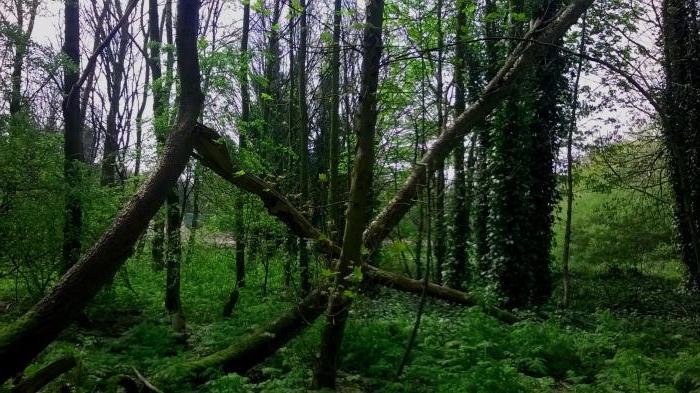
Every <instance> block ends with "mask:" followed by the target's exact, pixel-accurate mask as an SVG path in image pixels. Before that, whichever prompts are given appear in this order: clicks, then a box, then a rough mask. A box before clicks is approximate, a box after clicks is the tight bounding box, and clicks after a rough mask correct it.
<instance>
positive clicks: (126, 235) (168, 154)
mask: <svg viewBox="0 0 700 393" xmlns="http://www.w3.org/2000/svg"><path fill="white" fill-rule="evenodd" d="M69 14H70V13H69ZM71 15H73V14H71ZM177 15H178V22H177V30H178V34H177V51H178V56H177V59H178V67H177V69H178V73H179V80H180V91H181V92H182V96H181V99H180V107H179V111H178V119H177V126H176V127H175V129H174V130H173V131H172V132H171V133H170V135H169V137H168V140H167V143H166V145H165V148H164V154H163V158H162V159H161V161H160V164H159V165H158V166H157V168H156V169H155V171H154V172H153V175H152V176H151V177H150V178H149V180H148V181H147V182H145V183H144V185H143V186H142V187H141V189H140V191H139V192H138V193H136V194H135V195H134V196H133V197H132V198H131V200H130V201H129V202H128V203H127V204H126V206H125V207H124V209H123V210H122V211H121V212H120V213H119V214H118V215H117V218H116V219H115V220H114V222H113V223H112V225H111V226H110V228H109V229H107V230H106V231H105V232H104V233H103V235H102V237H101V238H100V239H99V240H98V241H97V242H96V243H95V245H94V246H93V247H92V249H91V250H90V251H89V252H87V253H86V254H85V255H84V256H83V257H82V258H81V259H80V261H79V262H78V263H76V264H75V265H74V266H73V267H72V268H71V269H70V270H69V271H68V272H67V273H66V274H65V275H63V277H61V279H60V280H59V281H58V282H57V283H56V285H55V286H54V287H53V288H52V289H51V291H49V293H47V294H46V296H44V298H43V299H42V300H40V301H39V302H38V303H37V304H36V305H34V307H32V309H30V310H29V311H28V312H27V313H26V314H25V315H23V316H22V317H20V318H19V319H18V320H16V321H15V322H13V323H12V324H10V325H8V326H6V327H5V328H4V329H3V330H2V332H1V333H0V383H1V382H4V381H6V380H7V379H8V378H11V377H13V376H14V375H15V374H16V373H17V372H18V371H21V370H22V369H24V368H25V367H26V366H27V365H28V364H29V363H30V362H31V361H32V359H34V357H35V356H36V355H38V354H39V353H40V352H41V351H43V350H44V348H46V346H47V345H48V344H49V343H51V342H52V341H53V340H54V339H55V338H56V337H57V336H58V334H59V333H60V332H61V331H63V329H65V328H66V327H67V326H68V325H69V324H70V322H71V320H72V319H73V317H74V316H76V315H77V314H78V313H79V312H80V311H81V310H82V309H83V308H84V307H85V306H86V305H87V303H88V302H89V301H90V300H91V299H92V298H93V297H94V296H95V294H97V292H98V291H99V290H100V288H102V286H103V285H105V283H107V282H108V281H109V280H110V279H111V278H112V277H113V276H114V274H115V273H116V272H117V270H118V269H119V267H120V266H121V265H122V263H123V262H124V261H125V260H126V258H127V257H128V256H129V255H130V253H131V251H132V249H133V246H134V244H135V242H136V240H137V239H138V237H139V235H140V234H141V232H143V230H144V229H145V228H146V226H147V225H148V221H149V220H150V219H151V218H152V217H153V215H154V214H155V213H156V211H157V210H158V208H159V207H160V205H161V204H162V203H163V200H164V199H165V197H166V195H167V192H168V190H170V189H171V188H172V187H173V186H174V185H175V183H176V181H177V178H178V177H179V176H180V173H182V170H183V168H184V167H185V165H186V164H187V161H188V160H189V155H190V153H191V151H192V141H191V138H192V132H193V130H194V129H195V126H196V121H197V118H198V117H199V113H200V111H201V109H202V100H203V97H202V93H201V90H200V85H199V84H200V76H199V64H198V57H197V26H198V21H199V2H198V1H197V0H180V1H179V2H178V13H177ZM77 20H78V19H77V18H76V19H74V20H73V19H71V20H70V22H74V21H77ZM67 25H72V23H67ZM73 31H75V30H73ZM68 36H71V35H70V34H69V35H68ZM74 112H75V113H76V114H78V115H79V113H80V111H79V108H77V107H76V110H75V111H74ZM78 117H79V116H78ZM78 140H79V139H78ZM78 151H80V150H78Z"/></svg>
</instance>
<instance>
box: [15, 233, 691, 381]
mask: <svg viewBox="0 0 700 393" xmlns="http://www.w3.org/2000/svg"><path fill="white" fill-rule="evenodd" d="M233 260H234V259H233V252H232V251H231V250H228V249H224V248H219V247H214V246H211V245H204V244H199V245H198V246H197V247H196V249H195V250H194V251H193V253H192V255H191V256H190V258H189V262H187V263H185V264H184V265H183V272H182V275H183V277H182V285H183V288H182V298H183V306H184V313H185V316H186V318H187V323H188V337H187V339H186V340H182V339H180V338H178V337H175V336H174V335H173V334H172V333H171V330H170V327H169V326H170V325H169V321H168V319H167V317H166V314H165V313H164V312H163V307H162V304H163V293H162V290H161V288H162V285H163V283H164V274H163V272H153V271H152V269H151V267H150V265H149V263H148V258H147V255H146V253H143V254H141V256H137V257H134V258H132V259H131V260H130V261H129V262H128V263H127V264H126V265H125V267H124V268H123V269H122V270H121V271H120V273H119V274H118V275H117V278H116V280H115V282H114V284H113V285H112V286H111V288H110V289H108V290H105V291H103V292H102V293H101V294H100V295H99V296H98V298H97V299H96V300H95V301H94V302H93V304H92V305H91V306H90V307H89V309H88V310H87V316H88V318H89V319H90V320H91V322H90V323H88V324H86V325H85V324H83V325H85V326H82V325H81V324H75V325H73V326H71V328H69V329H68V330H67V331H66V332H64V333H63V334H62V335H61V337H60V339H59V340H58V341H57V342H55V343H54V344H52V345H51V347H50V348H49V349H48V350H47V351H46V352H45V354H44V355H42V357H41V358H40V359H39V361H38V362H37V363H36V364H35V365H34V366H32V368H30V370H28V372H29V373H31V372H33V371H34V370H36V369H38V368H39V367H40V366H41V365H43V364H46V363H48V362H50V361H51V360H53V359H55V358H57V357H59V356H61V355H63V354H68V353H70V354H73V355H75V356H77V357H78V358H79V361H80V362H79V363H80V365H79V367H77V368H76V369H75V370H73V371H72V372H71V373H69V374H67V375H65V376H64V377H63V378H62V382H66V381H68V382H70V383H71V384H72V385H74V386H75V387H77V390H78V391H85V392H90V391H109V390H110V389H112V387H110V385H109V381H110V378H114V377H115V376H116V375H119V374H129V375H132V374H133V369H136V370H138V371H139V372H140V373H142V374H143V375H145V376H147V377H148V376H149V375H155V374H156V373H157V372H158V371H159V370H162V369H164V368H165V367H168V366H172V365H174V364H177V363H178V362H183V361H185V360H188V359H195V358H198V357H201V356H204V355H207V354H210V353H212V352H213V351H216V350H218V349H222V348H224V347H226V346H227V345H229V344H231V343H232V342H234V341H235V340H237V339H239V338H241V337H242V336H244V335H245V334H247V333H249V332H251V331H252V330H254V329H255V328H256V327H257V326H258V325H259V324H261V323H263V322H264V321H266V320H269V319H271V318H274V317H275V316H277V315H279V314H280V313H281V312H282V311H284V310H286V309H287V308H288V307H290V306H291V305H292V304H293V303H294V302H295V301H297V300H298V299H299V294H297V293H294V292H293V291H289V290H287V289H286V288H284V287H283V286H282V284H281V283H282V277H281V275H282V272H281V270H282V268H281V266H282V261H281V257H279V258H276V259H274V260H271V261H269V262H270V277H269V283H268V287H267V288H266V289H265V291H263V290H262V288H261V283H262V281H263V274H264V269H263V266H262V262H261V261H254V262H253V263H251V264H250V267H249V274H248V286H247V287H246V288H244V289H243V290H242V292H241V297H240V300H239V303H238V304H237V306H236V308H235V310H234V315H233V317H232V318H230V319H224V318H223V317H222V316H221V311H222V307H223V304H224V303H225V301H226V299H227V298H228V295H229V291H231V289H232V286H233V281H234V280H233V277H234V271H233V268H234V263H233ZM601 282H605V283H606V285H605V286H601V284H600V283H601ZM127 283H128V284H127ZM572 283H573V284H572V285H573V288H574V291H575V292H574V294H573V296H572V298H573V299H574V301H573V302H572V305H571V308H570V309H569V310H566V311H560V310H558V309H557V307H556V305H555V304H550V305H547V306H544V307H543V308H541V309H539V310H535V311H534V312H532V313H530V314H528V317H527V318H525V319H524V320H523V321H522V322H518V323H516V324H514V325H504V324H502V323H501V322H499V321H497V320H495V319H493V318H491V317H489V316H487V315H485V314H483V313H482V312H481V311H480V310H478V309H476V308H472V309H465V308H461V307H457V306H454V305H450V304H446V303H444V302H440V301H432V300H431V301H429V302H428V304H427V308H426V313H425V315H424V317H423V320H422V324H421V329H420V332H419V335H418V340H417V343H416V347H415V348H414V349H413V351H412V355H411V357H410V360H409V364H408V367H406V369H405V370H404V372H403V374H402V375H401V376H397V375H396V372H397V368H398V365H399V363H400V360H401V357H402V356H403V352H404V349H405V345H406V342H407V340H408V336H409V334H410V331H411V328H412V326H413V323H414V318H415V312H416V308H417V305H418V300H419V299H418V298H417V297H416V296H413V295H406V294H402V293H397V292H394V291H391V290H387V289H381V290H374V291H371V293H367V294H362V295H360V296H359V298H358V300H357V302H356V303H355V306H354V307H353V310H352V312H351V319H350V322H349V324H348V327H347V330H346V332H347V333H346V337H345V340H344V344H343V351H342V353H343V359H342V374H341V378H340V386H341V390H342V391H348V392H353V391H357V392H360V391H368V392H484V393H486V392H489V393H498V392H549V391H551V392H563V391H568V392H684V393H688V392H700V335H699V332H698V319H697V317H694V316H697V315H699V314H700V302H698V300H697V299H696V298H695V297H693V296H690V295H687V294H685V293H684V292H683V291H682V290H680V289H679V288H681V287H682V285H681V282H680V278H679V276H673V275H666V276H660V275H649V274H644V273H640V272H638V271H636V270H634V269H631V270H630V269H628V270H623V271H615V270H613V271H610V270H598V271H596V270H590V269H587V270H578V271H575V272H574V277H573V281H572ZM2 288H3V289H2V291H3V292H2V295H1V296H2V298H3V299H6V298H11V297H12V296H13V295H14V294H13V292H12V290H11V289H12V288H11V285H8V283H4V284H3V286H2ZM611 310H614V312H613V311H611ZM17 312H18V311H17ZM16 315H17V314H13V313H5V314H2V317H1V318H2V320H3V321H9V320H11V319H12V318H13V317H16ZM319 327H320V322H317V323H316V324H315V325H314V326H312V327H311V328H310V329H309V330H307V331H306V332H305V333H304V334H302V335H301V336H300V337H298V338H297V339H295V340H294V341H292V342H291V343H290V344H289V345H288V346H287V347H286V348H283V349H282V350H281V351H279V352H278V353H277V354H276V355H275V356H273V357H272V358H271V359H269V360H268V361H267V362H265V363H264V364H262V365H260V366H259V367H257V368H255V369H253V370H251V371H250V372H249V373H248V374H247V375H245V376H239V375H222V374H221V373H219V372H217V371H216V370H212V373H211V375H212V377H211V379H210V380H209V381H208V382H207V383H205V384H203V385H201V386H197V387H195V386H189V385H184V386H175V387H168V389H169V391H170V390H172V391H180V392H190V391H201V392H297V391H298V392H303V391H306V390H307V388H308V386H309V381H310V377H311V371H310V370H311V369H312V367H313V364H314V361H315V350H316V349H317V347H318V346H317V344H318V340H319ZM56 386H58V384H53V385H51V386H50V387H49V389H51V388H55V387H56Z"/></svg>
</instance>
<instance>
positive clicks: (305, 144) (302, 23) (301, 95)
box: [297, 0, 311, 294]
mask: <svg viewBox="0 0 700 393" xmlns="http://www.w3.org/2000/svg"><path fill="white" fill-rule="evenodd" d="M299 7H301V10H299V11H300V12H301V14H300V15H299V52H298V53H297V73H298V80H297V82H298V83H299V85H298V94H297V99H298V101H299V102H298V110H299V123H298V125H299V128H298V129H299V137H298V146H299V149H298V152H299V162H298V163H297V165H298V168H299V182H300V183H301V189H300V194H301V198H302V201H304V202H303V203H304V204H308V203H309V201H310V200H311V198H310V196H311V195H310V193H309V186H310V185H309V112H308V108H307V104H306V83H307V81H306V51H307V45H308V42H307V36H308V31H307V14H308V10H307V8H308V7H307V4H306V0H299ZM304 210H305V211H306V212H307V214H309V211H310V206H304ZM299 275H300V279H301V290H302V291H303V293H305V294H306V293H308V292H309V291H310V290H311V284H310V282H309V248H308V245H307V242H306V239H304V238H301V239H299Z"/></svg>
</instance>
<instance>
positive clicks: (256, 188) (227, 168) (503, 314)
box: [194, 124, 517, 323]
mask: <svg viewBox="0 0 700 393" xmlns="http://www.w3.org/2000/svg"><path fill="white" fill-rule="evenodd" d="M197 127H198V131H197V133H196V137H195V138H194V146H195V150H196V152H197V153H196V154H195V156H196V157H197V158H198V159H199V160H200V162H201V163H202V164H204V165H205V166H206V167H208V168H210V169H211V170H213V171H214V172H215V173H217V174H218V175H219V176H221V177H222V178H224V179H225V180H227V181H229V182H230V183H231V184H233V185H234V186H236V187H239V188H241V189H243V190H245V191H247V192H250V193H252V194H254V195H257V196H258V197H259V198H260V200H261V201H262V202H263V204H264V205H265V207H266V208H267V210H268V211H269V213H270V214H272V215H273V216H275V217H277V218H279V219H280V221H282V222H283V223H285V224H286V225H287V226H288V227H289V228H290V229H291V230H292V232H293V233H294V234H295V235H297V236H299V237H302V238H305V239H311V240H314V241H315V242H316V248H317V249H318V250H319V251H320V252H322V253H325V254H326V255H327V256H329V257H331V258H337V257H338V256H339V255H340V246H338V245H337V244H335V243H334V242H332V241H331V240H329V238H328V237H327V236H326V235H324V234H323V233H322V232H321V231H320V230H319V229H318V228H316V227H314V226H313V224H312V223H311V222H310V221H309V220H308V219H307V218H306V217H305V216H304V214H303V213H302V212H301V211H300V210H299V209H297V208H296V207H295V206H294V205H292V203H291V202H289V200H288V199H287V198H286V197H285V196H284V195H282V194H281V193H279V192H278V191H276V190H275V189H274V187H273V185H271V184H269V183H267V182H265V181H264V180H262V179H261V178H259V177H258V176H256V175H254V174H252V173H247V172H245V171H244V170H238V168H236V167H235V166H234V164H233V163H232V162H231V158H230V156H229V152H228V149H227V148H226V144H225V143H223V142H222V139H221V136H220V135H219V134H218V133H217V132H216V131H214V130H212V129H211V128H208V127H206V126H204V125H202V124H199V125H198V126H197ZM362 268H363V271H364V272H365V273H366V277H365V278H366V280H367V281H368V282H369V283H374V284H380V285H384V286H387V287H390V288H394V289H396V290H399V291H403V292H410V293H420V292H421V290H422V287H423V284H422V282H421V281H418V280H413V279H410V278H407V277H403V276H402V275H400V274H396V273H392V272H388V271H385V270H382V269H379V268H377V267H374V266H371V265H369V264H367V263H363V264H362ZM426 293H427V295H428V296H431V297H434V298H437V299H442V300H446V301H449V302H453V303H457V304H462V305H466V306H482V308H483V309H484V311H486V312H487V313H489V314H491V315H493V316H495V317H497V318H499V319H501V320H502V321H504V322H507V323H512V322H514V321H515V320H516V319H517V318H516V317H515V315H513V314H512V313H510V312H507V311H505V310H498V309H496V308H493V307H490V306H488V305H486V304H485V303H484V302H482V301H481V299H478V298H476V297H475V296H473V295H470V294H468V293H464V292H461V291H458V290H456V289H452V288H448V287H443V286H441V285H437V284H434V283H429V285H428V287H427V289H426Z"/></svg>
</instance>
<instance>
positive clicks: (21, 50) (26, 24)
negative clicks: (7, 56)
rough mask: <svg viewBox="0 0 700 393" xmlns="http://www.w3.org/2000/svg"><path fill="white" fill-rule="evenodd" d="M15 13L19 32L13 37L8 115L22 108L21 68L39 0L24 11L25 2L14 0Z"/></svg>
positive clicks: (35, 0) (30, 3) (34, 1)
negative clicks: (13, 50)
mask: <svg viewBox="0 0 700 393" xmlns="http://www.w3.org/2000/svg"><path fill="white" fill-rule="evenodd" d="M15 5H16V14H17V30H18V32H19V34H17V36H16V37H15V42H14V46H15V53H14V56H13V58H12V75H11V77H10V78H11V85H12V86H11V91H10V115H14V114H17V113H19V111H20V110H21V109H22V105H23V102H22V100H23V98H22V68H24V60H25V58H26V56H27V51H28V48H29V41H30V39H31V37H32V32H33V31H34V21H35V20H36V11H37V8H38V7H39V0H32V1H30V2H29V3H28V4H27V5H28V9H27V10H26V11H25V8H24V7H25V2H24V1H23V0H22V1H16V2H15Z"/></svg>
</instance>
